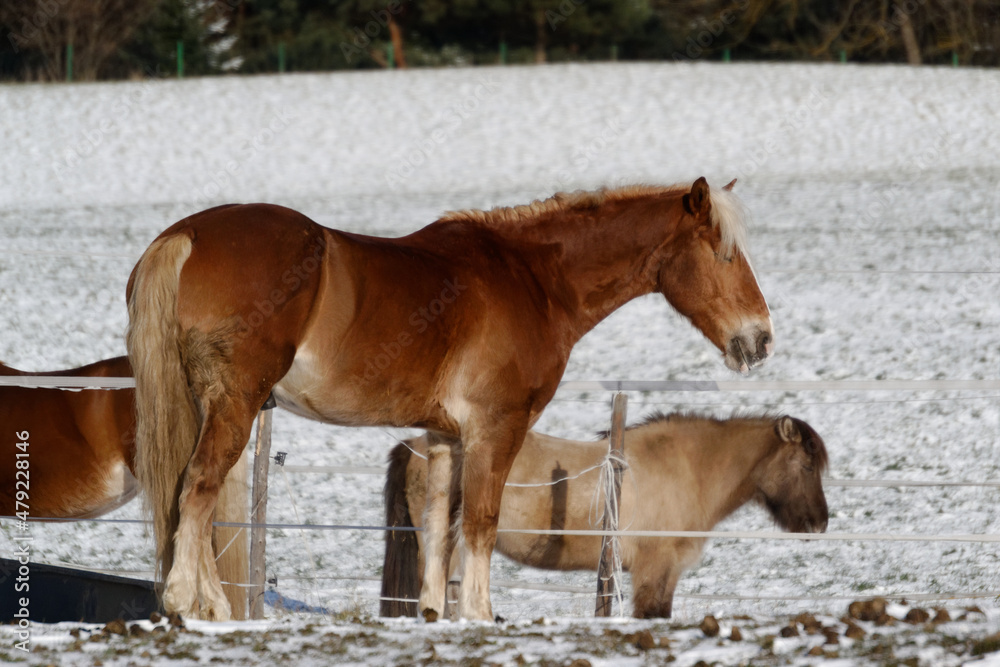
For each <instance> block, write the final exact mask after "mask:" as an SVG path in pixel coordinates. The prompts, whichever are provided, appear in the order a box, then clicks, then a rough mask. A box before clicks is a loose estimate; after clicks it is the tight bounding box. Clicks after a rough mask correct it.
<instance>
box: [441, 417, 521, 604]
mask: <svg viewBox="0 0 1000 667" xmlns="http://www.w3.org/2000/svg"><path fill="white" fill-rule="evenodd" d="M519 417H520V416H519ZM512 421H514V424H510V423H508V424H503V425H499V426H496V425H495V426H494V428H491V429H489V430H484V431H483V432H482V435H481V436H480V437H468V436H466V435H465V432H463V441H464V448H463V451H464V456H463V464H462V538H463V544H462V589H461V594H460V595H459V601H458V611H459V616H460V617H461V618H466V619H470V620H481V621H492V620H493V609H492V607H491V605H490V556H492V554H493V547H494V546H495V545H496V541H497V521H498V519H499V518H500V499H501V496H502V494H503V487H504V484H506V483H507V474H508V473H509V472H510V468H511V466H512V465H513V463H514V457H515V456H517V452H518V450H519V449H520V448H521V444H522V443H523V442H524V436H525V434H526V433H527V430H528V429H527V418H526V417H524V418H519V419H516V420H512Z"/></svg>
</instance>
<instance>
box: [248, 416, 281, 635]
mask: <svg viewBox="0 0 1000 667" xmlns="http://www.w3.org/2000/svg"><path fill="white" fill-rule="evenodd" d="M274 406H275V402H274V396H269V397H268V399H267V401H265V402H264V405H263V406H262V407H261V409H260V413H258V414H257V449H256V451H255V452H254V454H255V455H254V460H253V493H252V494H251V498H252V500H251V503H250V507H251V508H252V509H253V512H252V513H251V515H250V523H251V524H253V525H252V527H251V528H250V593H249V595H250V618H251V619H255V620H259V619H262V618H264V584H265V571H264V567H265V558H264V555H265V552H266V547H267V529H266V528H265V527H264V524H266V523H267V471H268V467H269V466H270V463H271V410H272V409H273V408H274Z"/></svg>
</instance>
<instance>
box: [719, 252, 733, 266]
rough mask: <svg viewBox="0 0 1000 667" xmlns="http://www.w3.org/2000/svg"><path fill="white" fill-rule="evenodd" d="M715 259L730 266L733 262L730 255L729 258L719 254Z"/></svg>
mask: <svg viewBox="0 0 1000 667" xmlns="http://www.w3.org/2000/svg"><path fill="white" fill-rule="evenodd" d="M715 258H716V259H717V260H719V261H720V262H725V263H726V264H729V263H731V262H732V261H733V257H732V255H730V256H729V257H724V256H723V255H720V254H719V253H718V252H716V253H715Z"/></svg>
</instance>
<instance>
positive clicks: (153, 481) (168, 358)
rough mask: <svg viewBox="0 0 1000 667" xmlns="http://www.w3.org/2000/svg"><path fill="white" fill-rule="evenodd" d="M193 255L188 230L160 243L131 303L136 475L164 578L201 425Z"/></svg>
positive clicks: (146, 256) (137, 272) (137, 274)
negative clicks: (191, 346) (189, 361)
mask: <svg viewBox="0 0 1000 667" xmlns="http://www.w3.org/2000/svg"><path fill="white" fill-rule="evenodd" d="M190 254H191V240H190V239H189V238H188V237H187V236H186V235H184V234H176V235H173V236H168V237H164V238H160V239H157V240H156V241H154V242H153V244H152V245H150V246H149V248H148V249H147V250H146V252H145V253H143V255H142V257H141V258H140V259H139V263H138V264H137V265H136V267H135V269H134V270H133V272H132V277H131V279H130V280H131V282H130V284H131V290H132V291H131V293H130V295H129V301H128V317H129V328H128V333H127V334H126V337H125V343H126V345H127V347H128V357H129V361H130V362H131V364H132V371H133V374H134V375H135V406H136V444H137V446H136V462H135V463H136V465H135V467H136V478H137V479H138V480H139V485H140V486H141V488H142V490H143V491H144V495H145V503H146V509H147V511H148V512H150V513H151V514H152V515H153V529H154V532H155V535H156V571H157V576H158V577H159V578H161V579H162V578H163V577H165V576H166V574H167V573H168V572H169V571H170V566H171V565H172V564H173V558H174V541H173V536H174V532H175V531H176V529H177V523H178V519H179V514H178V507H177V498H178V495H179V494H180V487H181V479H182V476H183V474H184V469H185V467H186V466H187V464H188V460H189V459H190V458H191V454H192V452H193V451H194V447H195V444H196V443H197V438H198V431H199V429H200V418H199V416H198V410H197V407H196V406H195V402H194V399H193V397H192V395H191V391H190V390H189V388H188V379H187V374H186V373H185V371H184V365H183V363H182V360H181V340H182V332H181V329H180V321H179V319H178V315H177V292H178V285H179V282H180V273H181V268H182V267H183V266H184V262H185V261H186V260H187V258H188V257H189V256H190Z"/></svg>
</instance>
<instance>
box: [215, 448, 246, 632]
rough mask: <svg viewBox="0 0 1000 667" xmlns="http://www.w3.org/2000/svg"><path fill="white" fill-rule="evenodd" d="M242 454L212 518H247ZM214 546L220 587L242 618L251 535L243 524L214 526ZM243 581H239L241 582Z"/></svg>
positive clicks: (243, 520)
mask: <svg viewBox="0 0 1000 667" xmlns="http://www.w3.org/2000/svg"><path fill="white" fill-rule="evenodd" d="M249 456H250V454H249V453H248V452H247V451H246V450H244V451H243V456H241V457H240V460H239V461H237V462H236V465H234V466H233V467H232V468H231V469H230V470H229V474H228V475H226V481H225V482H224V483H223V484H222V489H220V490H219V502H218V504H217V505H216V506H215V520H216V521H224V522H228V523H246V522H247V519H248V518H249V512H250V509H249V500H250V499H249V496H250V493H249V488H248V485H247V458H249ZM212 541H213V543H214V548H215V554H216V555H215V564H216V567H218V569H219V578H220V579H222V590H224V591H225V592H226V598H227V599H228V600H229V605H230V607H232V613H233V620H234V621H242V620H245V619H246V617H247V613H248V611H247V589H246V586H245V585H246V584H247V583H249V580H250V535H249V531H248V530H247V529H246V528H231V527H227V526H217V527H216V528H215V532H214V534H213V535H212ZM240 584H242V585H240Z"/></svg>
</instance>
